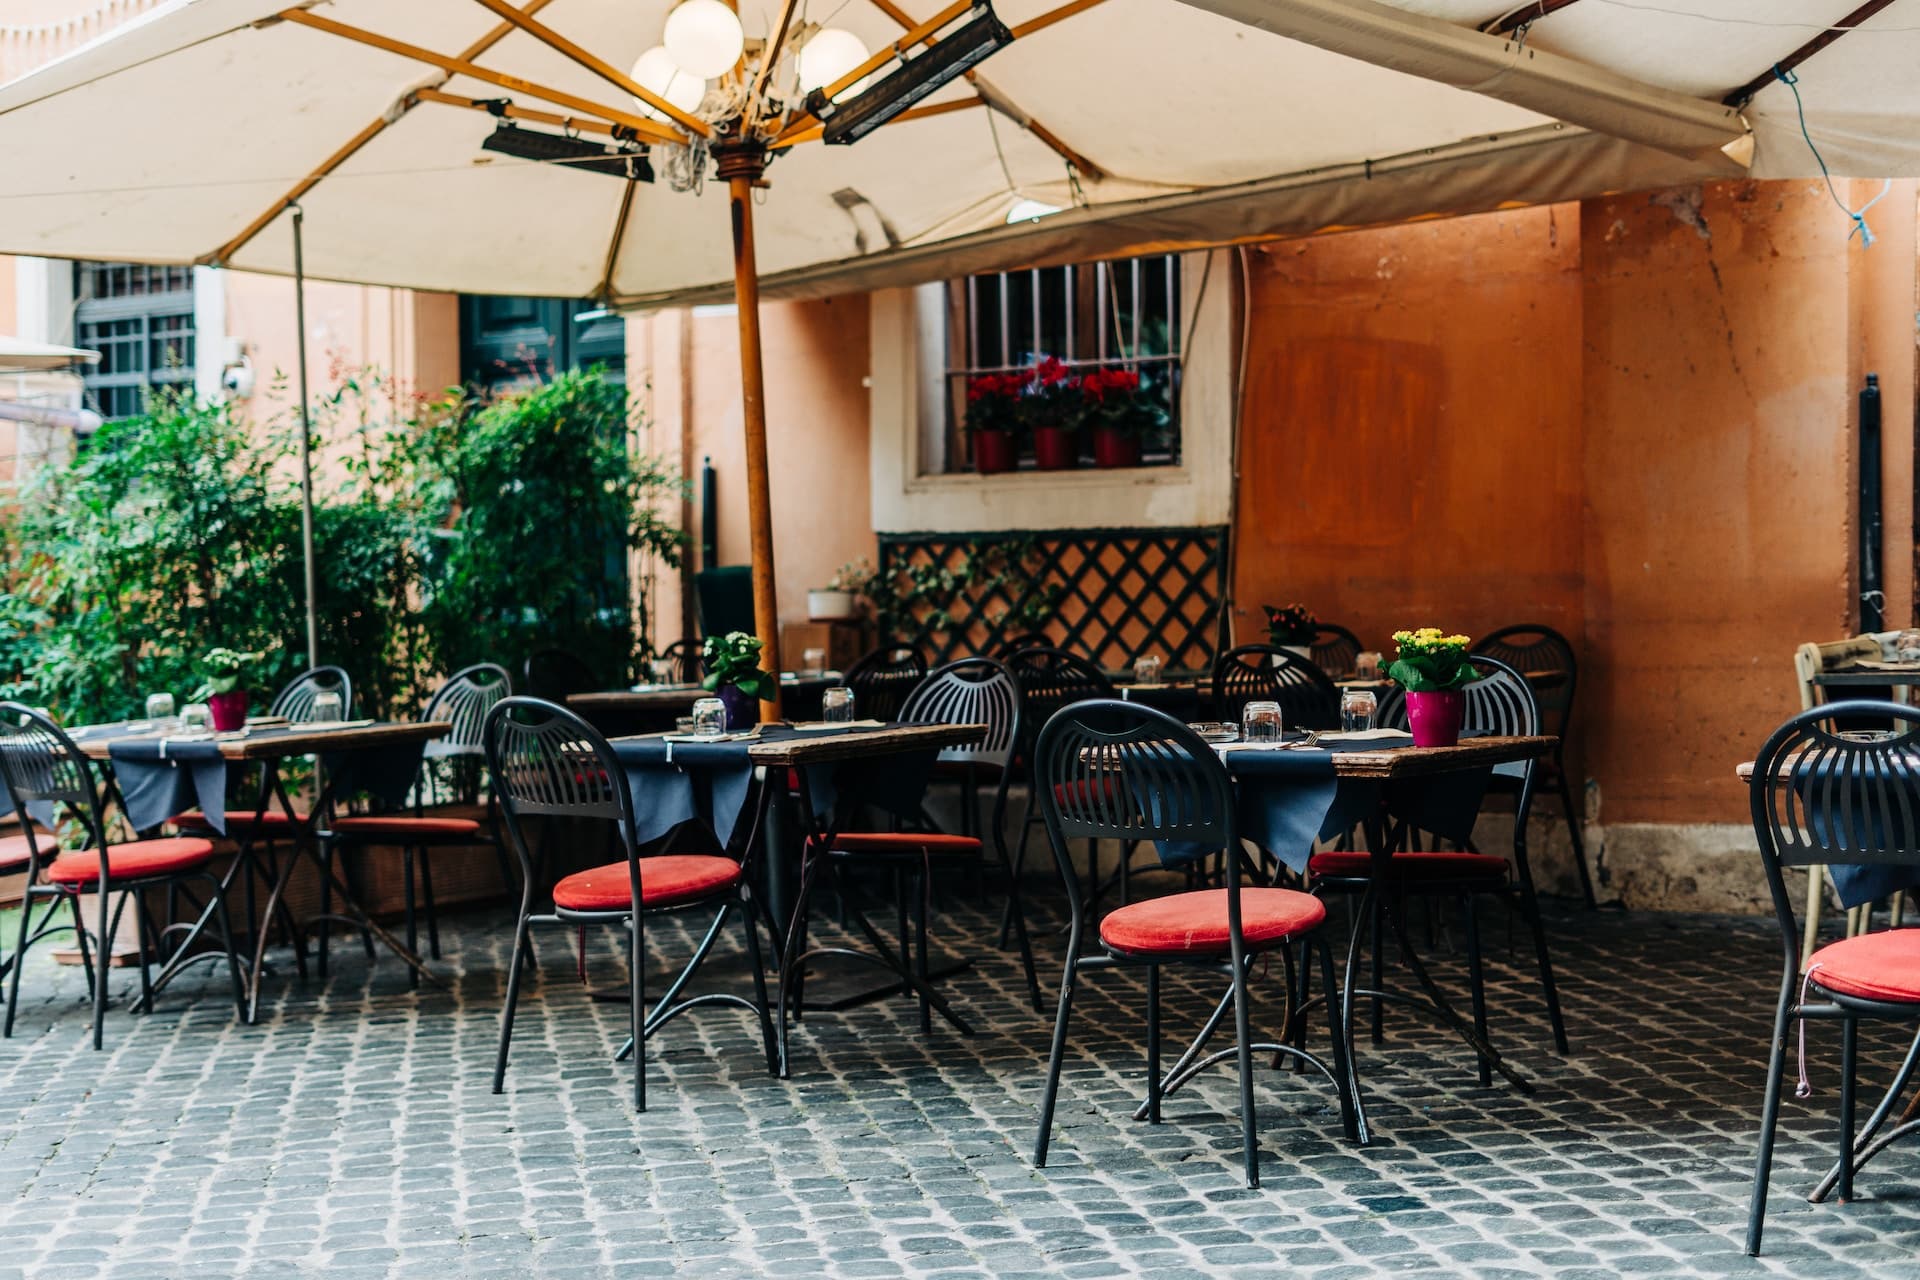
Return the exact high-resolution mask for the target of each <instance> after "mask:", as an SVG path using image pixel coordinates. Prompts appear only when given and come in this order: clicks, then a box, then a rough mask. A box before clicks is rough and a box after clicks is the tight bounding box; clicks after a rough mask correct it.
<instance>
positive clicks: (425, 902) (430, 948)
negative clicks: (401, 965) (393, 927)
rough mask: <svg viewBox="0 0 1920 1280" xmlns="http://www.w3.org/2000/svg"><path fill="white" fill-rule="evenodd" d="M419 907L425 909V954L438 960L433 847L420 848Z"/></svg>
mask: <svg viewBox="0 0 1920 1280" xmlns="http://www.w3.org/2000/svg"><path fill="white" fill-rule="evenodd" d="M420 905H421V906H423V907H425V908H426V909H427V954H428V955H430V956H432V957H433V958H434V959H435V960H438V959H439V958H440V908H439V907H438V906H437V905H435V903H434V900H433V846H432V845H427V844H423V845H421V846H420Z"/></svg>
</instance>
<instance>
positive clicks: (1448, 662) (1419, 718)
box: [1387, 627, 1481, 747]
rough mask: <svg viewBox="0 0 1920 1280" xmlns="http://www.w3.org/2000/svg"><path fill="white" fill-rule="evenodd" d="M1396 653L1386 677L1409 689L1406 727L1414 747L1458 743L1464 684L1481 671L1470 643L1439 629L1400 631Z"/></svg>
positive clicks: (1464, 704) (1464, 710)
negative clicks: (1471, 655) (1471, 656)
mask: <svg viewBox="0 0 1920 1280" xmlns="http://www.w3.org/2000/svg"><path fill="white" fill-rule="evenodd" d="M1393 643H1394V645H1395V646H1396V649H1397V654H1396V656H1395V658H1394V660H1393V664H1392V665H1391V666H1389V667H1388V668H1387V675H1388V676H1390V677H1392V679H1393V680H1394V682H1395V683H1396V684H1398V685H1399V686H1400V687H1401V688H1402V689H1405V690H1406V691H1407V725H1408V727H1409V728H1411V729H1412V730H1413V745H1414V746H1416V747H1451V746H1453V745H1455V744H1456V743H1458V742H1459V741H1460V725H1461V722H1462V721H1463V720H1464V719H1465V717H1466V713H1467V695H1466V692H1465V690H1466V687H1467V686H1468V685H1470V684H1472V683H1473V682H1474V681H1476V680H1478V679H1479V678H1480V676H1481V671H1480V669H1479V668H1478V667H1476V666H1474V665H1473V663H1472V661H1470V660H1469V658H1468V655H1467V645H1468V644H1470V643H1471V641H1470V640H1469V639H1468V638H1467V637H1466V636H1450V635H1447V634H1445V633H1444V632H1442V631H1441V630H1440V628H1438V627H1421V628H1420V629H1419V630H1418V631H1396V632H1394V633H1393Z"/></svg>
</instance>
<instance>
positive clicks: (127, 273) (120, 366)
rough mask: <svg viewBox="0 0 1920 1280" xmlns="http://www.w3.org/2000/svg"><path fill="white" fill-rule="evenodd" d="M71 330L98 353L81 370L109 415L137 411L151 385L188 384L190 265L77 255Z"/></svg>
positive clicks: (190, 359)
mask: <svg viewBox="0 0 1920 1280" xmlns="http://www.w3.org/2000/svg"><path fill="white" fill-rule="evenodd" d="M73 277H74V278H73V292H74V298H75V303H74V313H73V318H74V336H75V340H76V341H77V342H78V343H79V345H80V346H82V347H87V348H90V349H92V350H95V351H98V352H99V353H100V363H99V364H97V365H95V366H93V367H92V368H91V369H89V370H87V371H86V373H85V374H84V378H85V381H86V387H87V392H88V394H89V395H91V396H92V397H93V399H94V402H95V403H96V404H97V405H98V406H99V409H100V414H101V416H102V417H106V418H126V417H131V416H132V415H134V414H136V413H140V412H142V411H143V410H144V409H146V407H147V400H148V397H149V396H150V395H151V394H152V392H153V391H154V390H155V389H156V388H173V389H179V390H182V391H189V390H191V389H192V387H193V366H194V355H195V352H194V344H195V333H194V328H193V268H192V267H149V266H140V265H137V264H134V263H124V262H77V263H75V264H74V268H73Z"/></svg>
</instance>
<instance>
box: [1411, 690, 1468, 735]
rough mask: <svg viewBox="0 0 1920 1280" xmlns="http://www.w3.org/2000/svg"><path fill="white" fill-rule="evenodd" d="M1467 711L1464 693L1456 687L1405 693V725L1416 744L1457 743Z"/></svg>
mask: <svg viewBox="0 0 1920 1280" xmlns="http://www.w3.org/2000/svg"><path fill="white" fill-rule="evenodd" d="M1466 714H1467V695H1466V694H1464V693H1462V692H1461V691H1460V690H1458V689H1446V690H1441V691H1437V692H1428V693H1412V692H1409V693H1408V694H1407V727H1408V728H1410V729H1412V730H1413V745H1414V746H1416V747H1451V746H1456V745H1458V744H1459V741H1460V724H1461V721H1463V720H1464V719H1465V718H1466Z"/></svg>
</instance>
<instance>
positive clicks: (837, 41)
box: [793, 27, 868, 93]
mask: <svg viewBox="0 0 1920 1280" xmlns="http://www.w3.org/2000/svg"><path fill="white" fill-rule="evenodd" d="M867 57H868V50H867V46H866V44H865V43H864V42H863V41H862V40H861V39H860V37H859V36H857V35H855V34H853V32H851V31H843V30H841V29H840V28H839V27H826V28H824V29H822V30H820V31H816V32H814V33H813V36H812V38H810V39H809V40H808V41H807V42H806V43H805V44H803V45H801V46H800V51H799V52H798V53H796V54H794V55H793V58H794V69H795V71H796V72H798V74H799V76H800V92H802V93H811V92H812V91H813V90H815V89H819V88H822V87H823V86H825V85H830V84H832V83H833V82H834V81H835V80H838V79H839V78H840V77H841V76H844V75H845V74H847V72H849V71H851V70H853V69H854V68H855V67H857V66H859V65H860V64H861V63H863V62H865V61H866V60H867Z"/></svg>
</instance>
